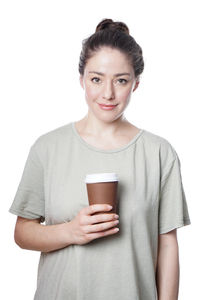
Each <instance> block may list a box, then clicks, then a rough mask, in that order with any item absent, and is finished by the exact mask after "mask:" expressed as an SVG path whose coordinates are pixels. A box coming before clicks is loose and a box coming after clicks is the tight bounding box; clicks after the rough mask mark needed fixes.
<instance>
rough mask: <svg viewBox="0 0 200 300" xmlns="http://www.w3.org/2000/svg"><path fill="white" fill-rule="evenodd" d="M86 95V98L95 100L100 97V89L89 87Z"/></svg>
mask: <svg viewBox="0 0 200 300" xmlns="http://www.w3.org/2000/svg"><path fill="white" fill-rule="evenodd" d="M85 95H86V97H87V98H88V99H89V100H90V99H91V100H92V99H95V98H97V97H98V96H99V91H98V89H95V88H92V87H87V88H86V89H85Z"/></svg>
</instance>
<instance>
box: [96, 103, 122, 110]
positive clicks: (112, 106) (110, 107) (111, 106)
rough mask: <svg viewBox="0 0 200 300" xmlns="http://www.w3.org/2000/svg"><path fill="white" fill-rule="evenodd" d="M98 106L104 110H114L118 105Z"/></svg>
mask: <svg viewBox="0 0 200 300" xmlns="http://www.w3.org/2000/svg"><path fill="white" fill-rule="evenodd" d="M98 105H99V107H100V108H101V109H103V110H112V109H115V107H116V106H117V104H116V105H110V104H109V105H107V104H99V103H98Z"/></svg>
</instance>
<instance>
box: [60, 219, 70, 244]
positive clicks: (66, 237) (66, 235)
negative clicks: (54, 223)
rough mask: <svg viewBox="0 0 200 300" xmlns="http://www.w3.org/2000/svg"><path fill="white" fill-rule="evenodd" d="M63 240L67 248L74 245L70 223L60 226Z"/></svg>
mask: <svg viewBox="0 0 200 300" xmlns="http://www.w3.org/2000/svg"><path fill="white" fill-rule="evenodd" d="M60 229H61V230H60V234H61V240H62V242H63V243H64V245H65V247H67V246H70V245H72V244H73V241H72V233H71V226H70V222H65V223H62V224H60Z"/></svg>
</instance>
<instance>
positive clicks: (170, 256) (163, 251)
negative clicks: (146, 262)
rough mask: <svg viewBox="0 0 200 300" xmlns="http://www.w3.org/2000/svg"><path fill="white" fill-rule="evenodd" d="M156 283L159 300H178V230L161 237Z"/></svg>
mask: <svg viewBox="0 0 200 300" xmlns="http://www.w3.org/2000/svg"><path fill="white" fill-rule="evenodd" d="M156 282H157V290H158V300H177V299H178V289H179V253H178V241H177V235H176V229H174V230H172V231H170V232H168V233H165V234H160V235H159V241H158V260H157V273H156Z"/></svg>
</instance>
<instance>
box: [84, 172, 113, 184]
mask: <svg viewBox="0 0 200 300" xmlns="http://www.w3.org/2000/svg"><path fill="white" fill-rule="evenodd" d="M111 181H118V176H117V174H116V173H96V174H87V175H86V177H85V183H95V182H111Z"/></svg>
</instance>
